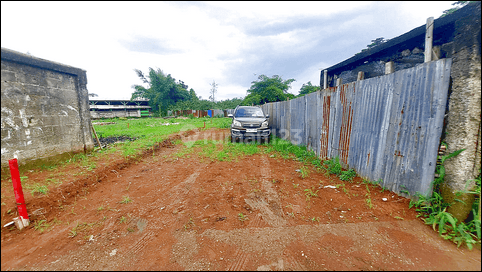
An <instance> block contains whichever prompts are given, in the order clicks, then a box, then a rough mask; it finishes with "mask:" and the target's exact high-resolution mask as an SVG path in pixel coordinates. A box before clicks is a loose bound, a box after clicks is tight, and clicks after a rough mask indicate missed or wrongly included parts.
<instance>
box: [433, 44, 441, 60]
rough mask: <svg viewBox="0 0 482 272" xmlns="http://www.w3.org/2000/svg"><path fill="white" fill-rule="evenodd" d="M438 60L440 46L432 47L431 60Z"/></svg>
mask: <svg viewBox="0 0 482 272" xmlns="http://www.w3.org/2000/svg"><path fill="white" fill-rule="evenodd" d="M439 59H440V46H434V47H433V48H432V60H439Z"/></svg>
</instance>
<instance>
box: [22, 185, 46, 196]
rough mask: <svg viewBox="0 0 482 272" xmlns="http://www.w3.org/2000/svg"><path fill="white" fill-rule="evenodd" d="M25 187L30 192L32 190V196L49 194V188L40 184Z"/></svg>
mask: <svg viewBox="0 0 482 272" xmlns="http://www.w3.org/2000/svg"><path fill="white" fill-rule="evenodd" d="M25 187H26V188H27V189H28V190H30V193H31V194H32V196H34V195H35V193H39V194H43V195H46V194H48V192H49V188H48V187H47V185H42V184H40V183H34V184H32V185H26V186H25Z"/></svg>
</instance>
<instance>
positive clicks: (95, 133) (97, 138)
mask: <svg viewBox="0 0 482 272" xmlns="http://www.w3.org/2000/svg"><path fill="white" fill-rule="evenodd" d="M90 127H91V128H92V131H93V132H94V135H95V139H96V140H97V143H98V144H99V147H100V149H102V145H101V144H100V141H99V137H97V132H95V128H94V124H92V121H90Z"/></svg>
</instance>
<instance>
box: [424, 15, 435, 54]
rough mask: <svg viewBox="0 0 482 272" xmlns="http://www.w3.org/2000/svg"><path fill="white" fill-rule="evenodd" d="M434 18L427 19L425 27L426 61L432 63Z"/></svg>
mask: <svg viewBox="0 0 482 272" xmlns="http://www.w3.org/2000/svg"><path fill="white" fill-rule="evenodd" d="M432 42H433V17H429V18H427V24H426V26H425V61H424V62H429V61H432Z"/></svg>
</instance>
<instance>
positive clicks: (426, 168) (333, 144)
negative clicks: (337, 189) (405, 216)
mask: <svg viewBox="0 0 482 272" xmlns="http://www.w3.org/2000/svg"><path fill="white" fill-rule="evenodd" d="M451 64H452V60H451V59H441V60H438V61H433V62H428V63H424V64H420V65H418V66H416V67H414V68H410V69H406V70H401V71H397V72H395V73H392V74H389V75H385V76H381V77H377V78H371V79H367V80H362V81H357V82H353V83H348V84H344V85H341V86H338V87H330V88H327V89H325V90H323V91H319V92H316V93H312V94H309V95H305V96H303V97H300V98H296V99H293V100H291V101H283V102H276V103H270V104H267V105H268V106H266V107H267V108H269V110H270V119H272V120H271V121H270V122H271V124H272V128H273V131H274V134H275V135H276V136H278V137H280V138H283V139H286V140H288V141H291V142H292V143H294V144H302V145H307V146H308V147H309V148H310V150H314V151H315V152H316V154H317V155H318V156H319V157H320V158H321V159H328V158H334V157H337V156H338V157H339V158H340V163H341V164H342V165H343V166H344V167H346V168H353V169H355V171H356V172H357V173H358V174H359V175H360V176H362V177H364V178H366V179H369V180H372V181H379V182H380V183H381V185H382V186H384V187H386V188H388V189H390V190H391V191H394V192H396V193H400V191H401V190H404V189H405V190H407V191H408V192H410V193H411V194H414V193H415V192H420V193H423V194H427V193H429V192H430V191H431V189H432V188H431V182H432V180H433V176H434V172H435V166H436V160H437V152H438V145H439V142H440V136H441V133H442V126H443V118H444V114H445V107H446V103H447V92H448V86H449V78H450V67H451ZM271 112H272V113H271ZM300 129H301V130H302V131H300Z"/></svg>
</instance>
